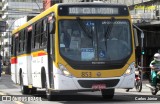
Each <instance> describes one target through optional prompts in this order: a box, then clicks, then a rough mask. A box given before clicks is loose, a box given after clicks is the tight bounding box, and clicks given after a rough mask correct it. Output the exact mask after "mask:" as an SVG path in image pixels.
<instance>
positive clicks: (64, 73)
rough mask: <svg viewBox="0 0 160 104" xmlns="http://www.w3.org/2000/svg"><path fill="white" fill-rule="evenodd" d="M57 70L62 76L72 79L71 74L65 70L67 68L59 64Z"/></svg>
mask: <svg viewBox="0 0 160 104" xmlns="http://www.w3.org/2000/svg"><path fill="white" fill-rule="evenodd" d="M59 69H60V70H61V73H62V75H64V76H67V77H72V74H71V73H70V72H69V71H68V70H67V68H66V67H65V66H64V65H62V64H59Z"/></svg>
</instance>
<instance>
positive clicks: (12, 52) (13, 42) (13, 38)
mask: <svg viewBox="0 0 160 104" xmlns="http://www.w3.org/2000/svg"><path fill="white" fill-rule="evenodd" d="M11 43H12V44H11V55H15V54H14V52H15V37H14V35H12V41H11Z"/></svg>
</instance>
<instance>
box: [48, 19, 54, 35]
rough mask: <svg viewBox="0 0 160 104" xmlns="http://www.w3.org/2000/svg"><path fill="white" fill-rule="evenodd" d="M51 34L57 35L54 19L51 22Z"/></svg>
mask: <svg viewBox="0 0 160 104" xmlns="http://www.w3.org/2000/svg"><path fill="white" fill-rule="evenodd" d="M49 33H50V34H54V33H55V19H54V18H53V19H52V20H51V21H50V22H49Z"/></svg>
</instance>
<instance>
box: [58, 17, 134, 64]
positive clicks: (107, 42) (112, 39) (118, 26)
mask: <svg viewBox="0 0 160 104" xmlns="http://www.w3.org/2000/svg"><path fill="white" fill-rule="evenodd" d="M110 24H111V20H109V19H108V20H93V19H92V20H89V19H87V20H83V19H81V20H78V21H77V20H60V21H59V48H60V54H61V55H62V56H63V57H65V58H67V59H69V60H73V61H117V60H123V59H126V58H127V57H128V56H130V55H131V52H132V43H131V40H132V39H131V29H130V23H129V21H128V20H116V19H115V20H114V22H113V23H112V27H111V26H110ZM108 31H110V32H108Z"/></svg>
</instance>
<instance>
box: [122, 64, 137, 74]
mask: <svg viewBox="0 0 160 104" xmlns="http://www.w3.org/2000/svg"><path fill="white" fill-rule="evenodd" d="M134 72H135V65H134V62H133V63H132V64H130V65H129V67H128V68H127V70H126V71H125V73H124V74H123V76H127V75H130V74H132V73H134Z"/></svg>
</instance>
